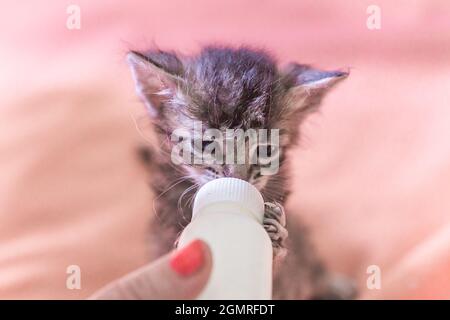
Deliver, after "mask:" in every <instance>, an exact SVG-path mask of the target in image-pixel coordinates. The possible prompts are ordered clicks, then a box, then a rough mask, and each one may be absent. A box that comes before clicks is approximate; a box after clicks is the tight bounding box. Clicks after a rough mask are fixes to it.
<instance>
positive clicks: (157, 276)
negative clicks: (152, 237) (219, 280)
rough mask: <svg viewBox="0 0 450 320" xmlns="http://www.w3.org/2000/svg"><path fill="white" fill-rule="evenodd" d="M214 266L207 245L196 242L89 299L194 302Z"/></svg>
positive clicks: (112, 284) (127, 276) (109, 286)
mask: <svg viewBox="0 0 450 320" xmlns="http://www.w3.org/2000/svg"><path fill="white" fill-rule="evenodd" d="M211 266H212V258H211V252H210V250H209V248H208V246H207V244H206V243H205V242H203V241H201V240H194V241H192V242H191V243H190V244H188V245H187V246H185V247H184V248H181V249H179V250H177V251H174V252H172V253H169V254H167V255H165V256H163V257H161V258H159V259H158V260H156V261H154V262H152V263H151V264H149V265H147V266H144V267H142V268H140V269H138V270H136V271H134V272H132V273H130V274H128V275H126V276H125V277H123V278H121V279H119V280H116V281H115V282H113V283H111V284H110V285H108V286H106V287H105V288H103V289H101V290H100V291H99V292H97V293H95V294H94V295H93V296H92V297H91V298H90V299H100V300H108V299H117V300H118V299H120V300H122V299H194V298H196V297H197V295H198V294H199V293H200V292H201V290H202V289H203V287H204V286H205V285H206V282H207V281H208V278H209V275H210V273H211Z"/></svg>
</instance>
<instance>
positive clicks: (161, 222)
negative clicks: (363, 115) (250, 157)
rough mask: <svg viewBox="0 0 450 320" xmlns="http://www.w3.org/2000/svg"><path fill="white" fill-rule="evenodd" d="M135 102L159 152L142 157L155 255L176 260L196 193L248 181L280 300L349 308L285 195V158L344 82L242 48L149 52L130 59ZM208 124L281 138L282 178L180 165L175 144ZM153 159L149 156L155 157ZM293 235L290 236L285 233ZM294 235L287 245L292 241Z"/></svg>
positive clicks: (244, 168) (255, 170)
mask: <svg viewBox="0 0 450 320" xmlns="http://www.w3.org/2000/svg"><path fill="white" fill-rule="evenodd" d="M128 62H129V64H130V66H131V69H132V73H133V77H134V79H135V82H136V88H137V92H138V95H139V97H140V98H141V99H142V101H143V102H144V103H145V105H146V107H147V109H148V114H149V117H150V118H151V120H152V122H153V124H154V127H155V131H156V134H157V136H158V140H159V142H160V145H159V146H158V147H156V148H155V147H154V148H153V149H152V151H151V152H150V153H147V152H146V153H145V154H146V158H147V160H148V162H149V165H150V166H151V172H152V188H153V191H154V192H155V195H156V204H155V211H156V218H155V219H154V221H153V223H152V231H151V236H152V241H151V243H152V244H154V245H155V251H154V252H156V253H157V255H161V254H164V253H166V252H168V251H170V250H171V249H172V248H173V247H174V244H175V243H176V239H177V237H178V235H179V234H180V232H181V231H182V230H183V228H184V227H185V226H186V225H187V224H188V223H189V221H190V217H191V205H192V198H193V197H194V195H195V192H196V191H197V190H198V188H199V187H200V186H202V185H203V184H205V183H206V182H208V181H210V180H212V179H216V178H218V177H236V178H240V179H244V180H246V181H249V182H250V183H252V184H253V185H255V186H256V187H257V188H258V189H259V190H260V191H261V193H262V194H263V196H264V198H265V201H268V202H275V203H278V204H280V206H275V207H273V206H268V207H267V208H266V216H265V225H264V226H265V228H266V230H267V232H268V233H269V235H270V237H271V239H272V242H273V246H274V252H275V257H274V258H275V259H274V261H275V266H274V298H278V299H282V298H287V299H299V298H350V297H352V296H353V294H354V290H353V287H352V286H351V285H350V284H349V283H347V282H346V281H344V280H342V279H341V278H338V277H335V276H330V275H329V274H328V273H327V272H326V270H325V269H324V267H323V266H322V264H321V262H320V261H319V259H318V258H317V257H316V255H315V254H314V250H313V249H312V247H311V245H310V244H309V242H308V240H307V236H306V230H305V228H304V227H303V226H302V224H301V223H300V221H298V220H299V215H298V213H295V214H292V215H289V214H288V215H287V216H286V218H287V224H286V221H285V213H284V210H283V205H284V203H285V202H286V199H287V196H288V194H289V186H288V178H289V170H288V161H287V158H286V151H288V150H289V149H290V148H292V147H293V146H294V145H295V144H296V142H297V141H298V139H299V135H300V132H299V126H300V123H301V122H302V120H303V119H304V118H305V116H306V115H308V114H309V113H311V112H313V111H315V110H316V108H317V106H318V104H319V103H320V100H321V99H322V97H323V95H324V94H325V93H326V92H327V91H328V89H330V88H331V87H332V86H333V85H334V84H335V83H337V82H338V81H339V80H341V79H344V78H345V77H346V76H347V75H348V73H347V72H344V71H320V70H316V69H314V68H312V67H310V66H307V65H300V64H296V63H293V64H290V65H288V66H287V67H286V68H282V69H280V68H279V67H278V66H277V64H276V61H275V60H274V58H273V57H272V56H271V55H270V54H268V53H266V52H264V51H261V50H254V49H250V48H246V47H241V48H230V47H206V48H204V49H203V50H202V51H201V52H200V53H199V54H198V55H196V56H194V57H182V56H179V55H177V54H175V53H173V52H165V51H160V50H153V51H147V52H137V51H132V52H130V53H129V55H128ZM196 120H198V121H202V122H203V126H204V129H207V128H216V129H221V130H225V129H227V128H233V129H249V128H252V129H257V128H265V129H280V146H281V152H280V156H279V157H280V158H279V163H280V170H279V172H278V173H277V174H275V175H272V176H263V175H261V174H260V167H259V166H258V165H254V164H252V165H250V164H242V165H226V164H224V165H215V166H214V165H213V166H211V165H209V166H206V165H186V164H184V165H174V164H173V163H172V161H171V158H170V152H171V148H172V146H173V144H172V142H171V140H170V135H171V133H172V132H173V130H175V129H177V128H187V129H189V128H190V127H191V126H192V123H193V121H196ZM149 155H150V156H149ZM286 225H287V230H286ZM288 234H289V236H287V235H288Z"/></svg>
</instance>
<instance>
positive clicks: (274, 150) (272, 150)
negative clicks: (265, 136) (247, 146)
mask: <svg viewBox="0 0 450 320" xmlns="http://www.w3.org/2000/svg"><path fill="white" fill-rule="evenodd" d="M279 153H280V148H279V147H278V146H277V145H271V144H265V145H258V146H257V147H256V148H255V149H254V155H256V159H257V161H258V163H259V164H260V165H267V164H270V163H271V162H272V161H273V160H274V159H276V157H278V156H279Z"/></svg>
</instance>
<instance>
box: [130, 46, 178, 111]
mask: <svg viewBox="0 0 450 320" xmlns="http://www.w3.org/2000/svg"><path fill="white" fill-rule="evenodd" d="M127 62H128V65H129V66H130V68H131V73H132V75H133V79H134V82H135V86H136V92H137V94H138V96H139V97H140V98H141V100H142V101H143V102H144V103H145V105H146V107H147V110H148V112H149V113H150V116H151V117H157V116H158V115H159V114H160V112H161V110H162V108H163V105H164V102H165V101H167V100H168V99H170V97H171V96H172V95H173V94H174V93H175V90H176V89H177V87H178V86H179V85H180V84H181V83H182V82H183V80H182V77H181V75H182V72H183V66H182V63H181V61H180V60H179V59H178V58H177V57H176V55H175V54H172V53H167V52H163V51H155V52H149V53H145V54H143V53H140V52H137V51H131V52H129V53H128V54H127Z"/></svg>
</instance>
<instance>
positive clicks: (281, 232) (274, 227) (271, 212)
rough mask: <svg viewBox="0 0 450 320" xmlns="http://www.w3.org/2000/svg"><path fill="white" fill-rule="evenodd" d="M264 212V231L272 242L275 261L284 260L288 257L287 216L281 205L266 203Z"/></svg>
mask: <svg viewBox="0 0 450 320" xmlns="http://www.w3.org/2000/svg"><path fill="white" fill-rule="evenodd" d="M264 205H265V211H264V221H263V225H264V229H266V231H267V233H268V234H269V237H270V240H272V247H273V256H274V259H275V260H282V259H283V258H284V257H285V256H286V253H287V251H286V248H285V246H284V242H285V240H286V238H287V237H288V231H287V229H286V214H285V212H284V208H283V206H282V205H281V204H279V203H277V202H275V203H271V202H266V203H265V204H264Z"/></svg>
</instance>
